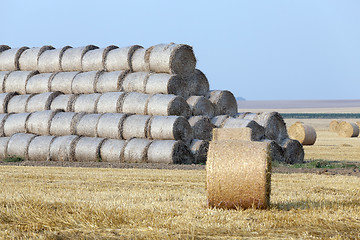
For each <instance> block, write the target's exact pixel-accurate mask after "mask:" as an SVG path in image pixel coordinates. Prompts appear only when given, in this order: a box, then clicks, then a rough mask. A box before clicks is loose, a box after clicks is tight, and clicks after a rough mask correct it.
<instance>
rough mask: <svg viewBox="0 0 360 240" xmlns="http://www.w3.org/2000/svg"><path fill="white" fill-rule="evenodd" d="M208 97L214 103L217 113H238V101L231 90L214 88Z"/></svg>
mask: <svg viewBox="0 0 360 240" xmlns="http://www.w3.org/2000/svg"><path fill="white" fill-rule="evenodd" d="M207 97H208V99H209V100H210V102H212V103H213V104H214V108H215V115H235V114H236V113H237V102H236V99H235V97H234V95H233V94H232V93H231V92H229V91H226V90H224V91H222V90H212V91H210V92H208V95H207Z"/></svg>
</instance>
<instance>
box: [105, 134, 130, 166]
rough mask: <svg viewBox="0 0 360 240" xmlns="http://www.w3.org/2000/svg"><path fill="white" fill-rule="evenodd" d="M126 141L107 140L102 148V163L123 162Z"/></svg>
mask: <svg viewBox="0 0 360 240" xmlns="http://www.w3.org/2000/svg"><path fill="white" fill-rule="evenodd" d="M125 143H126V141H125V140H119V139H106V140H105V141H104V143H103V144H102V145H101V148H100V157H101V161H102V162H118V163H119V162H123V159H122V156H123V154H124V150H125Z"/></svg>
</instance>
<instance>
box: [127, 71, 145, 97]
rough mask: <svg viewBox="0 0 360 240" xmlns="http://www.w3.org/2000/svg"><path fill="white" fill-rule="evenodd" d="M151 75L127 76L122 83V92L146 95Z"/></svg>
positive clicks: (136, 73)
mask: <svg viewBox="0 0 360 240" xmlns="http://www.w3.org/2000/svg"><path fill="white" fill-rule="evenodd" d="M150 74H151V73H149V72H134V73H129V74H127V75H126V76H125V77H124V80H123V82H122V86H121V91H124V92H139V93H145V88H146V82H147V80H148V78H149V76H150Z"/></svg>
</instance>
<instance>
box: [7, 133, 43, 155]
mask: <svg viewBox="0 0 360 240" xmlns="http://www.w3.org/2000/svg"><path fill="white" fill-rule="evenodd" d="M35 137H36V135H34V134H28V133H15V134H14V135H12V136H11V137H10V140H9V142H8V146H7V156H8V157H21V158H23V159H25V160H28V148H29V144H30V142H31V140H33V138H35Z"/></svg>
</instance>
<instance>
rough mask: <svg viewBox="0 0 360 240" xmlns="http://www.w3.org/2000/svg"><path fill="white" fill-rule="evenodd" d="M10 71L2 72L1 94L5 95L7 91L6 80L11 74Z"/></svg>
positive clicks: (0, 79) (0, 74)
mask: <svg viewBox="0 0 360 240" xmlns="http://www.w3.org/2000/svg"><path fill="white" fill-rule="evenodd" d="M10 73H11V72H10V71H1V72H0V92H1V93H3V92H4V91H5V79H6V78H7V76H8V75H9V74H10Z"/></svg>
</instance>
